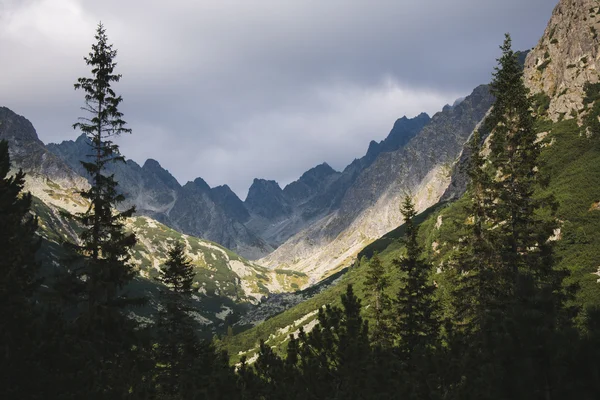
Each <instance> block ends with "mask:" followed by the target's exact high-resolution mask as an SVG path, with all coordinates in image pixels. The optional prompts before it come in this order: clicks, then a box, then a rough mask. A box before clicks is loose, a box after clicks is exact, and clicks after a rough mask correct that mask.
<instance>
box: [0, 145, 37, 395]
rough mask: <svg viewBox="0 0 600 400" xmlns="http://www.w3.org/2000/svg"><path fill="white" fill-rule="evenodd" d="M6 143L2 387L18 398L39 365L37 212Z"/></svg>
mask: <svg viewBox="0 0 600 400" xmlns="http://www.w3.org/2000/svg"><path fill="white" fill-rule="evenodd" d="M10 168H11V163H10V155H9V152H8V143H7V142H6V141H4V140H2V141H0V227H1V229H0V315H1V316H2V321H1V322H0V363H1V364H2V365H4V366H6V367H8V368H5V369H3V371H4V372H3V373H2V374H0V393H1V394H3V396H0V397H5V398H17V397H19V396H20V395H21V394H22V393H31V390H32V389H33V388H39V387H38V382H34V383H33V384H32V383H30V382H28V381H29V378H28V377H31V376H34V377H36V378H37V377H39V376H40V374H41V373H43V371H42V370H41V368H42V366H41V365H40V363H39V360H37V359H36V358H37V357H39V355H40V349H39V347H40V343H39V340H40V337H39V336H38V334H37V333H38V332H37V329H38V326H37V324H36V318H37V314H38V313H37V310H36V309H35V301H34V298H33V295H34V294H35V291H36V289H37V288H38V286H39V283H40V281H39V279H38V268H39V266H38V263H37V262H36V260H35V253H36V251H37V249H38V248H39V243H40V241H39V239H38V238H37V236H36V229H37V218H36V217H34V216H33V215H31V214H30V208H31V194H30V193H24V192H23V186H24V184H25V174H24V173H23V172H22V171H21V170H19V171H18V172H17V173H16V174H15V175H12V176H9V174H10Z"/></svg>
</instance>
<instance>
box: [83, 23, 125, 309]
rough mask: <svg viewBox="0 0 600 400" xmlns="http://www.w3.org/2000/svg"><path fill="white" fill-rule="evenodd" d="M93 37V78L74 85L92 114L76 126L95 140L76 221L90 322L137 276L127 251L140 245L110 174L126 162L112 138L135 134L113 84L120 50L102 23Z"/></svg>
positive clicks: (90, 58) (117, 300)
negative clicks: (85, 203) (83, 204)
mask: <svg viewBox="0 0 600 400" xmlns="http://www.w3.org/2000/svg"><path fill="white" fill-rule="evenodd" d="M95 38H96V43H95V44H93V45H92V51H91V52H90V53H89V55H88V56H87V57H85V58H84V60H85V62H86V64H87V65H89V66H90V67H91V69H92V71H91V72H92V77H91V78H87V77H83V78H79V79H78V80H77V83H76V84H75V89H79V90H83V91H84V93H85V105H84V106H83V107H82V108H81V109H82V110H83V111H85V112H86V113H87V114H88V115H87V116H85V117H80V118H79V122H77V123H75V124H74V125H73V127H74V128H75V129H79V130H81V131H82V132H83V133H84V134H85V135H86V136H87V137H88V138H89V139H90V142H91V146H90V153H89V154H87V155H86V158H87V159H86V160H85V161H82V162H81V163H82V164H83V167H84V168H85V170H86V171H87V172H88V174H89V175H90V177H91V187H90V188H89V189H88V190H85V191H83V192H81V195H82V196H83V197H84V198H86V199H87V200H89V201H90V206H89V208H88V210H87V211H86V212H85V213H81V214H78V215H77V217H76V218H77V219H78V220H79V222H80V223H81V224H82V225H83V227H84V230H83V233H82V234H81V242H82V244H81V245H78V246H76V249H77V250H78V251H79V252H80V253H81V254H82V255H84V256H85V257H86V261H85V264H86V265H85V268H84V269H83V270H82V272H83V274H85V283H86V285H85V286H86V289H85V292H84V293H85V296H86V297H87V299H86V300H87V305H88V310H87V312H88V314H89V315H88V316H89V317H90V318H92V319H93V318H95V316H96V313H97V311H98V310H99V309H100V308H102V309H104V310H107V309H111V308H113V307H114V306H117V305H120V304H122V299H121V298H120V293H119V292H120V290H121V289H122V288H123V286H125V285H126V284H127V283H128V282H129V281H130V280H131V279H132V278H133V276H134V271H133V265H132V264H131V263H130V255H129V250H130V249H131V248H132V247H133V246H134V245H135V242H136V239H135V235H134V234H133V233H126V232H125V231H124V225H123V223H124V221H125V219H126V218H128V217H130V216H132V215H133V213H134V211H135V209H134V208H130V209H128V210H126V211H123V212H117V211H116V210H115V207H116V206H117V205H118V204H119V203H120V202H122V201H123V200H124V196H123V195H122V194H120V193H119V192H118V191H117V182H116V181H115V179H114V176H113V175H107V174H106V167H107V165H108V164H109V163H115V162H124V158H123V156H122V155H121V154H120V153H119V147H118V146H117V145H116V144H115V143H114V142H113V141H112V140H113V138H114V137H116V136H119V135H121V134H123V133H130V132H131V130H130V129H128V128H126V127H125V125H126V122H125V121H124V120H123V114H122V113H121V112H120V111H119V108H118V107H119V105H120V104H121V102H122V101H123V99H122V97H121V96H117V95H116V93H115V91H114V90H113V88H112V84H113V83H116V82H119V80H120V79H121V75H119V74H115V73H114V69H115V67H116V65H117V64H116V62H115V61H114V59H115V57H116V56H117V50H115V49H113V46H112V44H109V43H108V39H107V36H106V30H105V29H104V26H103V25H102V24H101V23H100V24H98V28H97V30H96V36H95Z"/></svg>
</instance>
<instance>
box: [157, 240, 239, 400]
mask: <svg viewBox="0 0 600 400" xmlns="http://www.w3.org/2000/svg"><path fill="white" fill-rule="evenodd" d="M194 276H195V273H194V266H193V264H192V261H191V259H190V258H189V257H187V256H186V254H185V246H184V244H183V243H182V242H175V244H173V245H172V246H171V247H170V249H169V251H168V258H167V260H166V261H165V264H164V265H163V268H162V269H161V271H160V274H159V276H158V278H157V280H158V281H160V282H161V283H163V284H164V285H165V286H166V287H165V288H164V289H163V290H162V291H161V295H160V299H161V303H162V309H161V311H160V312H159V315H158V321H157V324H156V328H157V338H158V343H157V346H156V349H155V362H156V366H157V367H156V376H155V381H156V385H157V388H158V392H159V393H161V394H162V395H167V396H179V397H181V398H185V399H187V398H198V399H204V398H206V399H218V398H231V396H232V395H234V394H235V390H236V387H235V380H234V376H233V371H232V370H231V368H230V367H229V360H228V357H227V355H226V354H224V353H220V352H218V351H217V350H216V349H215V347H214V345H213V344H212V343H211V342H209V341H206V340H202V339H200V337H199V331H200V327H199V324H198V323H197V322H196V321H195V320H194V318H193V317H192V316H191V315H190V312H191V311H193V308H192V307H191V306H190V300H191V296H192V293H193V287H192V285H193V281H194Z"/></svg>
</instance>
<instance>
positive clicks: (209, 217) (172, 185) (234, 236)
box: [46, 135, 272, 259]
mask: <svg viewBox="0 0 600 400" xmlns="http://www.w3.org/2000/svg"><path fill="white" fill-rule="evenodd" d="M46 147H47V149H48V150H49V151H50V152H51V153H53V154H55V155H56V156H58V157H60V158H61V159H63V160H64V161H65V162H66V163H67V164H68V165H69V166H70V167H71V168H72V169H73V170H75V171H77V172H78V173H79V174H81V175H82V176H86V175H85V171H84V170H83V167H82V166H81V163H80V160H81V157H82V155H84V154H87V153H88V151H89V139H87V138H86V137H85V136H84V135H81V136H79V137H78V138H77V140H75V141H71V140H68V141H64V142H62V143H60V144H53V143H51V144H48V145H47V146H46ZM108 172H110V173H114V174H115V179H116V180H117V182H119V190H121V191H122V192H123V194H124V195H125V199H126V200H125V201H124V202H123V203H122V204H120V205H119V208H120V209H126V208H129V207H131V206H135V207H136V213H137V215H146V216H149V217H152V218H154V219H156V220H157V221H160V222H161V223H164V224H165V225H167V226H169V227H171V228H173V229H176V230H178V231H180V232H182V233H185V234H188V235H192V236H197V237H201V238H203V239H206V240H210V241H214V242H216V243H219V244H221V245H222V246H225V247H227V248H229V249H231V250H233V251H235V252H237V253H239V254H241V255H243V256H244V257H246V258H248V259H256V258H260V257H261V256H264V255H265V254H268V253H269V252H270V251H271V250H272V249H271V247H270V246H269V245H267V244H266V243H265V242H264V241H263V240H262V239H261V238H260V237H258V236H256V235H255V234H254V233H252V232H251V231H250V230H248V229H247V228H246V227H245V226H244V224H243V222H244V221H243V220H244V219H246V220H247V219H248V218H249V215H247V211H246V210H244V209H243V208H242V207H243V203H242V202H241V200H239V198H237V196H236V195H235V194H234V193H233V192H231V190H229V191H227V189H224V188H221V189H217V188H215V189H214V190H213V189H211V188H210V187H209V186H208V184H207V183H206V182H205V181H204V180H203V179H202V178H197V179H196V180H194V181H193V182H188V183H186V184H185V185H183V186H181V185H180V184H179V182H177V180H176V179H175V178H174V177H173V176H172V175H171V174H170V173H169V171H167V170H165V169H164V168H162V167H161V165H160V164H159V163H158V161H156V160H153V159H148V160H147V161H146V162H145V163H144V165H143V166H142V167H140V166H139V165H138V164H137V163H136V162H134V161H132V160H127V161H126V162H125V163H115V164H112V165H110V166H109V167H108Z"/></svg>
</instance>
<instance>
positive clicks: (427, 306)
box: [393, 196, 439, 357]
mask: <svg viewBox="0 0 600 400" xmlns="http://www.w3.org/2000/svg"><path fill="white" fill-rule="evenodd" d="M401 212H402V215H403V216H404V226H405V229H406V230H405V234H404V245H405V246H406V255H405V256H404V257H402V258H400V259H395V260H394V261H393V263H394V265H395V266H396V267H397V268H398V269H399V271H400V273H401V274H402V276H401V288H400V290H399V291H398V297H397V299H396V333H397V334H398V335H399V337H400V341H399V343H400V344H399V349H400V351H401V353H403V354H406V355H407V357H410V354H411V353H412V352H413V351H415V350H416V349H426V348H429V347H431V346H433V345H434V344H435V343H436V341H437V337H438V333H439V321H438V319H437V316H436V308H437V304H436V301H435V299H434V291H435V286H433V284H432V283H431V282H430V274H431V265H430V264H429V263H428V262H426V261H425V260H424V259H423V257H422V254H421V248H420V246H419V242H418V229H419V228H418V226H417V225H415V223H414V217H415V216H416V211H415V208H414V205H413V202H412V199H411V197H410V196H405V198H404V201H403V203H402V207H401Z"/></svg>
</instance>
